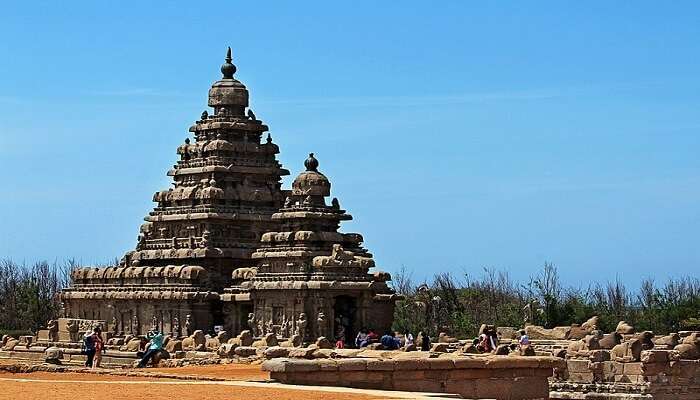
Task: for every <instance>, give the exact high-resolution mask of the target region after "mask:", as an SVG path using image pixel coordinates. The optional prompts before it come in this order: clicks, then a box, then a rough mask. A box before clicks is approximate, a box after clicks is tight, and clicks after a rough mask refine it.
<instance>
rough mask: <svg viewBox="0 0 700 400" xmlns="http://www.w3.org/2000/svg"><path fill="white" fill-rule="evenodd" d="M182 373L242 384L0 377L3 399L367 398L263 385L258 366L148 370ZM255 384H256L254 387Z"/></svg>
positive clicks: (81, 376) (51, 375)
mask: <svg viewBox="0 0 700 400" xmlns="http://www.w3.org/2000/svg"><path fill="white" fill-rule="evenodd" d="M148 371H154V372H155V371H158V372H166V373H177V374H182V375H206V376H217V377H223V378H226V379H230V380H236V381H238V382H207V381H196V382H194V381H184V380H173V379H159V378H144V377H127V376H110V375H94V374H81V373H49V372H35V373H30V374H11V373H0V400H5V399H13V400H14V399H17V400H46V399H51V400H64V399H66V400H82V399H89V400H92V399H110V400H112V399H114V400H118V399H132V400H141V399H143V400H146V399H147V400H155V399H187V400H209V399H220V400H228V399H246V400H248V399H273V400H329V399H344V400H369V399H378V398H381V397H373V396H369V395H363V394H353V393H342V389H340V390H341V392H323V391H314V390H302V389H283V388H277V387H269V388H266V387H260V386H262V385H265V384H254V383H252V384H250V385H253V386H247V385H249V384H248V383H246V382H242V381H247V380H255V381H260V380H264V379H267V378H268V376H267V373H265V372H262V371H261V370H260V366H256V365H240V364H230V365H214V366H202V367H181V368H158V369H148ZM254 385H257V386H254Z"/></svg>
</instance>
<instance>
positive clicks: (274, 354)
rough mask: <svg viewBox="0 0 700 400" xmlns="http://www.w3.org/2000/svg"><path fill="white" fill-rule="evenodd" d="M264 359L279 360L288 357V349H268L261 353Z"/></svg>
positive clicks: (278, 347) (279, 347) (275, 347)
mask: <svg viewBox="0 0 700 400" xmlns="http://www.w3.org/2000/svg"><path fill="white" fill-rule="evenodd" d="M263 355H264V356H265V358H281V357H288V356H289V348H288V347H281V346H272V347H268V348H267V349H265V351H263Z"/></svg>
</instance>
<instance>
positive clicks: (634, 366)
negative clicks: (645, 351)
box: [622, 362, 643, 375]
mask: <svg viewBox="0 0 700 400" xmlns="http://www.w3.org/2000/svg"><path fill="white" fill-rule="evenodd" d="M623 364H624V366H623V370H622V373H623V374H625V375H642V372H643V371H642V363H641V362H629V363H623Z"/></svg>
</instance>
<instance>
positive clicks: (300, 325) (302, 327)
mask: <svg viewBox="0 0 700 400" xmlns="http://www.w3.org/2000/svg"><path fill="white" fill-rule="evenodd" d="M307 324H308V321H307V320H306V313H305V312H301V313H299V319H298V320H297V327H296V330H295V331H294V334H295V335H298V336H299V338H300V340H301V341H302V342H303V341H304V336H305V335H306V325H307Z"/></svg>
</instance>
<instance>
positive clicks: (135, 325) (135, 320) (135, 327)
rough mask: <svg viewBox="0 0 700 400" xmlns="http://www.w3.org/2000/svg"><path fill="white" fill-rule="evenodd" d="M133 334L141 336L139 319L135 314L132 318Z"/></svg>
mask: <svg viewBox="0 0 700 400" xmlns="http://www.w3.org/2000/svg"><path fill="white" fill-rule="evenodd" d="M131 334H132V335H138V334H139V317H138V316H136V314H134V316H133V317H131Z"/></svg>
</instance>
